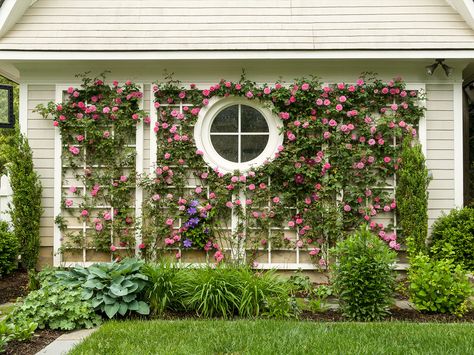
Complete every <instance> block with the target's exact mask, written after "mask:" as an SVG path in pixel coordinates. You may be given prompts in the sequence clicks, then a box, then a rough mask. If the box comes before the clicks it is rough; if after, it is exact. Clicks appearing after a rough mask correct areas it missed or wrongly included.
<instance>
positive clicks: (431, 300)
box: [408, 245, 473, 316]
mask: <svg viewBox="0 0 474 355" xmlns="http://www.w3.org/2000/svg"><path fill="white" fill-rule="evenodd" d="M443 253H444V254H445V255H446V256H447V258H446V259H441V260H434V259H430V258H429V256H427V255H424V254H421V253H420V254H419V255H417V256H416V257H414V258H412V259H411V260H410V270H409V272H408V281H409V282H410V287H409V291H410V300H411V302H413V304H414V305H415V308H416V309H417V310H419V311H426V312H438V313H451V314H457V315H459V316H461V315H462V314H463V313H464V312H465V311H466V310H467V309H466V306H467V300H468V298H469V296H470V295H471V294H472V292H473V290H472V286H471V284H470V283H469V279H468V277H467V275H466V273H465V271H464V270H463V269H462V267H461V265H459V264H458V265H456V264H455V262H454V260H453V259H452V258H450V257H451V256H453V252H452V249H451V247H450V246H449V245H446V246H445V248H444V250H443Z"/></svg>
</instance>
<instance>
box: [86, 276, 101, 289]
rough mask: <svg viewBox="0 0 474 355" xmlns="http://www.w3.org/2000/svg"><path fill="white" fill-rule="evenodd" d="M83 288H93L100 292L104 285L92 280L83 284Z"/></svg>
mask: <svg viewBox="0 0 474 355" xmlns="http://www.w3.org/2000/svg"><path fill="white" fill-rule="evenodd" d="M83 287H85V288H95V289H98V290H102V289H103V288H104V287H105V285H104V284H103V283H102V282H100V281H99V280H94V279H92V280H87V281H86V282H85V284H84V285H83Z"/></svg>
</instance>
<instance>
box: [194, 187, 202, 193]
mask: <svg viewBox="0 0 474 355" xmlns="http://www.w3.org/2000/svg"><path fill="white" fill-rule="evenodd" d="M194 192H196V193H197V194H200V193H201V192H202V187H200V186H198V187H196V189H195V190H194Z"/></svg>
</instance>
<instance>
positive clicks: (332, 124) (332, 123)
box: [329, 120, 337, 127]
mask: <svg viewBox="0 0 474 355" xmlns="http://www.w3.org/2000/svg"><path fill="white" fill-rule="evenodd" d="M329 125H330V126H331V127H336V126H337V122H336V121H335V120H330V121H329Z"/></svg>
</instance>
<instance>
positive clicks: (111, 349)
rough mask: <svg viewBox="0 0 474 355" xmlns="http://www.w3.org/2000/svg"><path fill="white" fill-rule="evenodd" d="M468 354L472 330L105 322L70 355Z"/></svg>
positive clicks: (471, 349) (468, 327)
mask: <svg viewBox="0 0 474 355" xmlns="http://www.w3.org/2000/svg"><path fill="white" fill-rule="evenodd" d="M229 353H232V354H285V355H286V354H403V355H406V354H450V355H451V354H474V324H467V323H464V324H460V323H456V324H441V323H420V324H416V323H402V322H390V323H316V322H304V321H300V322H298V321H276V320H256V321H249V320H238V321H221V320H173V321H164V320H156V321H124V322H117V321H111V322H107V323H106V324H104V325H103V326H102V327H101V328H100V329H99V330H98V331H97V332H95V333H94V334H92V335H91V336H90V337H89V338H87V339H86V340H85V341H84V342H83V343H82V344H79V345H78V346H77V347H76V348H74V350H72V352H70V354H73V355H77V354H101V355H103V354H127V355H131V354H138V355H145V354H147V355H148V354H229Z"/></svg>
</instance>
